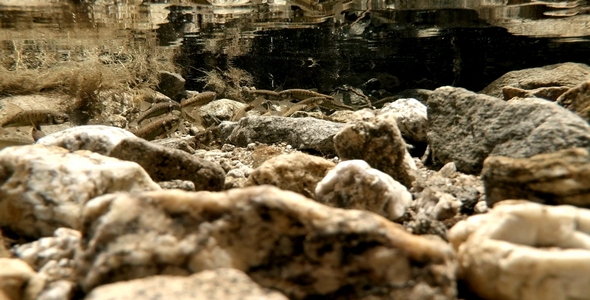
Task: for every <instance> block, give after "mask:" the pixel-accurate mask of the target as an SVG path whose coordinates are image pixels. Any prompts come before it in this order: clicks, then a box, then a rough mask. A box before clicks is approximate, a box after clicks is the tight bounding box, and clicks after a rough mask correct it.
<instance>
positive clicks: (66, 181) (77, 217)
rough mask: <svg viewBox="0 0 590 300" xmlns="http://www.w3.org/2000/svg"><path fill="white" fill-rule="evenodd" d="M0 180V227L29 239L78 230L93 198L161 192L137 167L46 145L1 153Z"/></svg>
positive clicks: (86, 153) (87, 152) (100, 156)
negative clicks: (59, 229) (84, 209)
mask: <svg viewBox="0 0 590 300" xmlns="http://www.w3.org/2000/svg"><path fill="white" fill-rule="evenodd" d="M0 182H3V184H2V186H1V187H0V226H1V227H6V228H10V230H11V231H12V232H14V233H16V234H18V235H22V236H23V237H28V238H39V237H43V236H51V235H52V234H53V231H55V230H56V229H57V228H59V227H67V228H73V229H78V228H80V227H81V211H82V206H83V205H84V203H85V202H86V201H88V200H89V199H92V198H94V197H97V196H100V195H103V194H107V193H113V192H117V191H128V192H139V191H148V190H152V191H153V190H159V189H160V187H159V186H158V185H157V184H156V183H154V182H153V181H152V180H151V179H150V177H149V176H148V174H147V173H146V172H145V171H144V170H143V169H142V168H141V167H140V166H139V165H137V164H136V163H132V162H128V161H121V160H118V159H114V158H110V157H106V156H102V155H100V154H97V153H93V152H90V151H86V150H80V151H75V152H72V153H70V151H68V150H66V149H63V148H60V147H54V146H45V145H30V146H21V147H11V148H6V149H4V150H2V151H0Z"/></svg>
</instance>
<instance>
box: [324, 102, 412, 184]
mask: <svg viewBox="0 0 590 300" xmlns="http://www.w3.org/2000/svg"><path fill="white" fill-rule="evenodd" d="M334 147H335V148H336V153H337V154H338V156H339V157H340V159H342V160H350V159H362V160H364V161H366V162H367V163H369V165H370V166H371V167H373V168H375V169H378V170H380V171H382V172H384V173H386V174H388V175H390V176H391V177H393V179H395V180H397V181H399V182H400V183H401V184H403V185H404V186H406V187H408V188H409V187H411V185H412V181H413V180H414V176H413V175H412V174H411V170H410V169H409V168H408V166H407V165H406V164H404V156H405V155H406V143H405V142H404V139H403V138H402V136H401V133H400V131H399V129H398V127H397V122H396V118H395V116H394V114H384V115H375V113H374V112H370V111H369V112H367V113H366V116H364V118H363V120H362V121H355V122H352V123H349V124H347V126H346V127H344V128H343V129H342V130H341V131H340V132H338V133H337V134H336V135H335V136H334Z"/></svg>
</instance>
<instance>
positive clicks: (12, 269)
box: [0, 258, 45, 300]
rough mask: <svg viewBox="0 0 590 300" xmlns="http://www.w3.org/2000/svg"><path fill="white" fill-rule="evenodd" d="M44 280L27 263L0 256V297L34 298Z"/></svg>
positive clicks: (10, 299) (25, 299) (24, 299)
mask: <svg viewBox="0 0 590 300" xmlns="http://www.w3.org/2000/svg"><path fill="white" fill-rule="evenodd" d="M44 286H45V281H44V280H43V278H41V277H40V276H39V275H37V273H35V271H33V269H31V267H30V266H29V265H27V263H25V262H24V261H22V260H20V259H15V258H0V299H8V300H36V299H37V296H38V295H39V293H40V292H41V291H42V290H43V287H44Z"/></svg>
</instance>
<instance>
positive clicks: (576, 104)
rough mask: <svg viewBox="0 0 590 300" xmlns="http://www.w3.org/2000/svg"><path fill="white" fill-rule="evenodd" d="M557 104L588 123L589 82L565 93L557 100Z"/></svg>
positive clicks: (589, 118) (589, 104)
mask: <svg viewBox="0 0 590 300" xmlns="http://www.w3.org/2000/svg"><path fill="white" fill-rule="evenodd" d="M557 104H559V105H561V106H563V107H565V108H567V109H569V110H571V111H573V112H575V113H576V114H577V115H578V116H580V117H582V118H583V119H584V120H586V121H590V81H586V82H584V83H581V84H580V85H578V86H576V87H574V88H572V89H570V90H569V91H567V92H565V93H564V94H563V95H561V96H560V97H559V98H558V99H557Z"/></svg>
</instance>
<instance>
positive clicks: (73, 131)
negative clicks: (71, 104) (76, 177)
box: [37, 125, 135, 156]
mask: <svg viewBox="0 0 590 300" xmlns="http://www.w3.org/2000/svg"><path fill="white" fill-rule="evenodd" d="M129 137H135V135H133V133H131V132H129V131H127V130H125V129H121V128H117V127H112V126H104V125H86V126H76V127H72V128H68V129H66V130H62V131H58V132H55V133H53V134H50V135H47V136H45V137H43V138H41V139H40V140H38V141H37V144H42V145H47V146H58V147H62V148H65V149H68V150H70V151H76V150H89V151H92V152H96V153H99V154H102V155H106V156H108V155H109V154H110V153H111V150H113V148H114V147H115V146H116V145H117V144H119V142H121V141H122V140H123V139H125V138H129Z"/></svg>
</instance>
